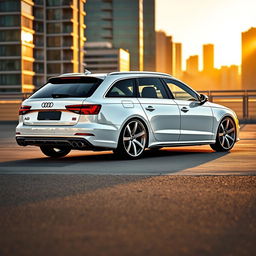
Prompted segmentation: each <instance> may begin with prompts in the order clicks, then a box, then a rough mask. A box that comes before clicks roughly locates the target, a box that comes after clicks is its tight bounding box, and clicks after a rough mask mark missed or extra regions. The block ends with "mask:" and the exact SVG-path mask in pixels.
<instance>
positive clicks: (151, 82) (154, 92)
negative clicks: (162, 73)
mask: <svg viewBox="0 0 256 256" xmlns="http://www.w3.org/2000/svg"><path fill="white" fill-rule="evenodd" d="M138 86H139V87H138V88H139V95H140V97H141V98H159V99H168V95H167V92H166V90H165V88H164V85H163V84H162V82H161V81H160V79H158V78H138Z"/></svg>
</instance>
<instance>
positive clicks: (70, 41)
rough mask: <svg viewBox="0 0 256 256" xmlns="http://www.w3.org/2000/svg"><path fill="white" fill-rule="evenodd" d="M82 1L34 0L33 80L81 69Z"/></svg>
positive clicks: (83, 0)
mask: <svg viewBox="0 0 256 256" xmlns="http://www.w3.org/2000/svg"><path fill="white" fill-rule="evenodd" d="M84 3H85V0H47V1H46V0H36V1H35V6H34V16H35V22H34V28H35V31H36V34H35V40H34V41H35V49H34V58H35V63H34V70H35V72H36V74H35V79H34V83H35V85H36V86H39V85H42V84H43V83H44V81H46V80H47V79H48V78H49V77H51V76H56V75H58V74H61V73H69V72H83V69H84V68H83V54H84V41H85V37H84V29H85V25H84V16H85V12H84Z"/></svg>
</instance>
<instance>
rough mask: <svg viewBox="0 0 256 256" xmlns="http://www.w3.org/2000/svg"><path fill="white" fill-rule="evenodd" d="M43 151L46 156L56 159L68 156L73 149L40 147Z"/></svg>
mask: <svg viewBox="0 0 256 256" xmlns="http://www.w3.org/2000/svg"><path fill="white" fill-rule="evenodd" d="M40 149H41V151H42V152H43V153H44V154H45V155H46V156H50V157H54V158H58V157H63V156H66V155H67V154H68V153H69V152H70V151H71V149H70V148H67V147H52V146H40Z"/></svg>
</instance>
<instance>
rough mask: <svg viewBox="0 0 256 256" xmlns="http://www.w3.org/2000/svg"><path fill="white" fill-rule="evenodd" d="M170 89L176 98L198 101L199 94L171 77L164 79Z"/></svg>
mask: <svg viewBox="0 0 256 256" xmlns="http://www.w3.org/2000/svg"><path fill="white" fill-rule="evenodd" d="M164 81H165V82H166V84H167V85H168V87H169V89H170V90H171V92H172V94H173V96H174V98H175V99H176V100H188V101H197V100H198V98H197V94H196V93H195V92H194V91H192V90H191V89H190V88H188V87H187V86H186V85H184V84H182V83H180V82H178V81H173V80H171V79H166V78H165V79H164Z"/></svg>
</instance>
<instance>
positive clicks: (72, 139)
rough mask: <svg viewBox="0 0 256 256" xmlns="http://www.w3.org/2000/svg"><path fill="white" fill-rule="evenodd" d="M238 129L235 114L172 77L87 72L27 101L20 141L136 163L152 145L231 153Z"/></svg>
mask: <svg viewBox="0 0 256 256" xmlns="http://www.w3.org/2000/svg"><path fill="white" fill-rule="evenodd" d="M238 132H239V124H238V119H237V116H236V114H235V113H234V111H232V110H231V109H228V108H226V107H224V106H221V105H218V104H214V103H211V102H209V101H208V98H207V96H205V95H203V94H199V93H197V92H196V91H195V90H193V89H192V88H190V87H189V86H188V85H186V84H185V83H183V82H181V81H179V80H177V79H175V78H174V77H172V76H170V75H168V74H163V73H155V72H113V73H109V74H91V73H89V72H87V73H85V74H83V73H75V74H73V73H72V74H63V75H60V76H58V77H54V78H50V79H49V80H48V82H47V83H46V84H45V85H44V86H42V87H41V88H40V89H39V90H37V91H36V92H35V93H34V94H33V95H32V96H30V97H29V98H28V99H26V100H25V101H24V102H23V103H22V105H21V108H20V110H19V124H18V126H17V128H16V140H17V143H18V144H19V145H21V146H27V145H33V146H38V147H40V149H41V151H42V152H43V153H44V154H45V155H47V156H50V157H62V156H65V155H67V154H68V153H69V152H70V151H71V150H73V149H75V150H99V151H101V150H113V151H114V153H115V154H117V155H118V156H121V157H123V158H129V159H136V158H139V157H141V156H142V155H143V152H144V151H145V149H147V148H149V149H159V148H162V147H172V146H193V145H206V144H209V145H210V146H211V147H212V149H214V150H215V151H229V150H231V149H232V147H233V146H234V144H235V142H236V141H237V140H238Z"/></svg>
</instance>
